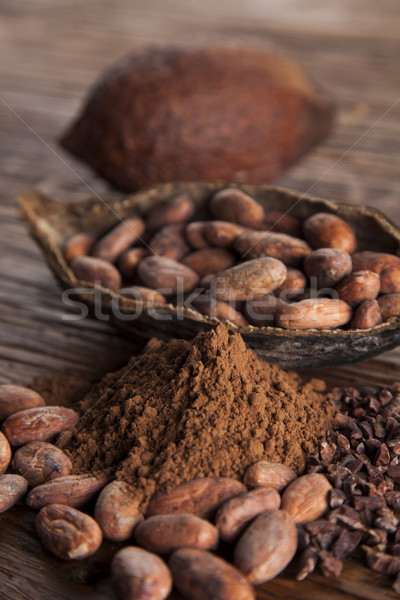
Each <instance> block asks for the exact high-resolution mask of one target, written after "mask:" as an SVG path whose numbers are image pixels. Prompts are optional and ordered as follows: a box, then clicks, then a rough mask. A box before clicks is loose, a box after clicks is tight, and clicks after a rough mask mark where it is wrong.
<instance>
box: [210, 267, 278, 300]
mask: <svg viewBox="0 0 400 600" xmlns="http://www.w3.org/2000/svg"><path fill="white" fill-rule="evenodd" d="M286 275H287V270H286V267H285V265H284V264H283V263H282V262H281V261H279V260H277V259H275V258H271V257H264V258H256V259H254V260H248V261H246V262H244V263H241V264H238V265H236V266H234V267H232V268H230V269H227V270H226V271H222V273H219V275H218V277H216V278H215V279H214V280H213V282H212V283H211V294H212V295H213V296H215V297H216V298H217V300H224V301H230V300H248V299H249V298H250V299H251V298H259V297H260V296H265V295H266V294H268V293H269V292H272V291H274V290H275V289H276V288H277V287H279V286H280V285H281V284H282V283H283V282H284V280H285V279H286Z"/></svg>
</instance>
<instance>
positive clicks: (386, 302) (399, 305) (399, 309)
mask: <svg viewBox="0 0 400 600" xmlns="http://www.w3.org/2000/svg"><path fill="white" fill-rule="evenodd" d="M378 304H379V308H380V309H381V314H382V319H383V320H384V321H387V320H388V319H390V318H391V317H397V316H398V315H400V293H399V294H387V295H386V296H380V298H378Z"/></svg>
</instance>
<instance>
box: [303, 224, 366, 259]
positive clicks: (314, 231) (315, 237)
mask: <svg viewBox="0 0 400 600" xmlns="http://www.w3.org/2000/svg"><path fill="white" fill-rule="evenodd" d="M303 233H304V237H305V238H306V240H307V242H308V243H309V244H310V245H311V246H312V247H313V248H341V249H342V250H345V251H346V252H348V253H349V254H353V252H354V251H355V249H356V246H357V239H356V236H355V233H354V231H353V229H352V228H351V227H350V225H349V224H348V223H346V221H344V220H343V219H341V218H340V217H338V216H336V215H333V214H331V213H326V212H319V213H315V214H314V215H312V216H311V217H308V219H306V220H305V221H304V223H303ZM357 270H358V269H357Z"/></svg>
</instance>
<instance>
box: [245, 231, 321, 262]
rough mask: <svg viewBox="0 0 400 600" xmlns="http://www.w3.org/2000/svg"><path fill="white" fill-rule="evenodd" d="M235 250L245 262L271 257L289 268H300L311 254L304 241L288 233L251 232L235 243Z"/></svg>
mask: <svg viewBox="0 0 400 600" xmlns="http://www.w3.org/2000/svg"><path fill="white" fill-rule="evenodd" d="M234 248H235V250H236V251H237V252H238V254H239V256H241V257H242V258H243V259H245V260H249V259H250V258H259V257H261V256H271V257H272V258H276V259H277V260H280V261H282V262H283V263H284V264H285V265H287V266H289V267H298V266H299V265H301V263H302V262H303V260H304V259H305V257H306V256H308V255H309V254H310V252H311V248H310V246H309V245H308V244H307V242H305V241H304V240H301V239H299V238H295V237H293V236H291V235H287V234H286V233H274V232H270V231H251V232H249V233H244V234H243V235H241V236H240V237H238V238H237V240H236V241H235V243H234Z"/></svg>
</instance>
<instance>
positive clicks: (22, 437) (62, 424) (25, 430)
mask: <svg viewBox="0 0 400 600" xmlns="http://www.w3.org/2000/svg"><path fill="white" fill-rule="evenodd" d="M78 418H79V415H78V413H76V412H75V411H74V410H72V409H70V408H64V407H63V406H40V407H38V408H28V409H26V410H21V411H20V412H17V413H15V414H13V415H10V416H9V417H8V418H7V419H6V420H5V421H4V423H3V427H2V431H3V433H4V435H5V436H6V438H7V439H8V441H9V442H10V444H11V445H12V446H23V445H24V444H27V443H28V442H35V441H42V442H48V441H50V440H52V439H53V438H54V437H55V436H56V435H57V434H58V433H60V432H61V431H64V429H69V428H70V427H73V426H74V425H75V424H76V422H77V420H78Z"/></svg>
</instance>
